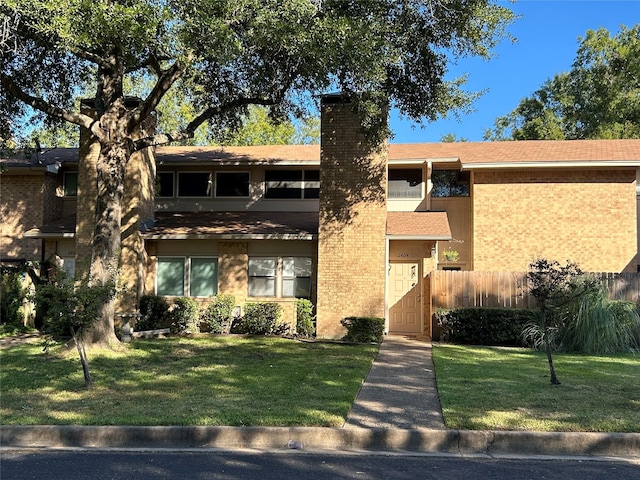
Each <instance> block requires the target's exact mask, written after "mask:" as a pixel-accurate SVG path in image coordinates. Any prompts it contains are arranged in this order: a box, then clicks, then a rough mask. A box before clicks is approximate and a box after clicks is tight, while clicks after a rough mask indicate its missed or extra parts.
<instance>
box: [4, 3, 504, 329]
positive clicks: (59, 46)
mask: <svg viewBox="0 0 640 480" xmlns="http://www.w3.org/2000/svg"><path fill="white" fill-rule="evenodd" d="M513 18H514V17H513V14H512V12H511V11H510V10H508V9H506V8H505V7H502V6H500V5H498V3H497V1H496V0H456V1H452V0H403V1H398V0H366V1H354V0H287V1H284V2H283V1H281V0H0V20H1V21H0V25H2V27H1V28H2V29H3V30H2V33H1V36H0V49H1V50H0V55H1V68H0V83H1V85H2V88H1V89H0V138H3V139H8V138H11V137H12V136H13V135H15V132H16V131H17V130H19V129H20V128H21V125H20V124H18V122H17V121H16V119H20V118H22V115H23V114H24V113H25V109H26V108H28V107H30V108H33V109H35V110H36V111H37V112H39V113H40V114H41V115H42V116H43V117H45V118H46V120H47V121H48V122H51V123H55V122H68V123H72V124H75V125H78V126H80V127H82V128H85V129H88V130H89V131H90V132H91V133H92V134H93V136H94V138H95V139H96V141H98V142H99V143H100V156H99V159H98V163H97V183H98V202H97V205H98V206H97V209H96V220H95V232H96V233H95V236H94V242H93V246H92V250H93V254H92V260H91V274H92V277H93V278H94V281H97V282H103V283H104V282H106V281H108V280H109V272H113V271H114V267H117V261H118V260H117V259H118V251H119V247H120V224H121V206H122V198H123V197H122V195H123V192H122V185H123V178H124V172H125V169H124V167H125V165H126V163H127V160H128V158H129V157H130V155H131V154H132V152H134V151H136V150H139V149H143V148H145V147H147V146H153V145H158V144H162V143H167V142H172V141H178V140H184V139H189V138H193V136H194V132H195V131H196V129H197V128H198V127H199V126H200V125H202V124H204V123H205V122H208V125H209V128H211V129H213V130H225V129H227V128H230V127H233V126H234V125H237V124H238V122H239V121H240V119H241V118H242V116H243V115H246V114H247V108H248V106H249V105H263V106H268V107H269V108H270V113H271V115H272V116H273V117H275V118H278V117H280V118H287V117H288V116H291V115H293V116H294V117H301V116H303V115H304V113H305V111H306V110H307V108H306V106H307V105H308V102H309V101H312V100H310V99H317V98H318V97H317V95H318V94H321V93H326V92H332V91H336V90H337V91H341V92H345V93H346V94H349V95H351V97H352V99H355V100H357V101H356V102H354V104H355V105H358V108H359V109H360V111H361V112H362V117H363V119H364V121H363V124H364V125H363V126H364V127H366V128H368V129H369V130H370V132H371V133H372V134H373V133H377V134H378V135H386V134H387V133H388V132H387V131H386V121H384V120H383V121H379V120H380V116H381V114H382V112H385V111H386V106H387V105H389V104H390V105H392V106H394V107H395V108H397V109H398V110H399V111H400V112H401V113H402V114H404V115H405V116H407V117H409V118H411V119H413V120H415V121H417V122H419V121H422V120H427V121H428V120H434V119H435V118H437V117H438V116H440V115H444V114H446V113H447V112H449V111H450V110H451V109H460V108H464V107H466V106H468V105H469V103H470V102H471V101H472V100H473V99H474V98H475V95H474V94H473V93H469V92H465V91H463V89H462V88H463V83H464V81H463V80H462V79H454V80H450V81H446V80H445V78H444V77H445V74H446V72H447V66H448V64H449V62H450V61H452V60H453V59H456V58H458V57H462V56H480V57H483V58H489V57H490V56H491V51H492V48H493V47H494V46H495V45H496V44H497V42H499V41H500V40H502V39H503V38H504V37H505V36H506V30H505V29H506V27H507V26H508V24H509V23H510V22H511V21H512V20H513ZM136 76H148V77H150V78H152V79H153V84H152V87H151V88H150V89H149V91H148V93H146V94H145V95H144V96H143V97H142V98H141V99H140V101H137V102H132V101H131V98H130V97H129V95H130V94H131V92H128V91H127V89H126V79H127V78H131V77H136ZM172 90H175V91H178V92H179V95H181V96H183V97H184V98H185V99H188V100H189V102H190V104H191V105H192V106H193V108H194V113H195V116H194V117H193V118H192V119H191V120H190V121H184V122H176V126H175V128H176V130H175V131H158V132H156V133H154V134H151V133H148V134H146V135H145V134H143V135H142V136H141V135H140V131H141V127H142V126H144V122H145V120H146V119H147V118H148V117H149V115H151V114H152V112H154V111H155V110H156V109H157V107H158V105H159V104H160V102H161V100H162V99H163V98H164V97H165V96H166V95H167V94H168V92H170V91H172ZM78 92H90V100H91V102H90V105H91V107H92V109H93V111H94V113H89V112H86V111H82V110H81V109H80V108H79V106H78V105H77V104H76V103H74V101H73V99H74V98H75V96H76V94H77V93H78ZM111 316H112V315H111ZM107 317H108V315H107V314H105V318H107ZM111 321H112V320H111Z"/></svg>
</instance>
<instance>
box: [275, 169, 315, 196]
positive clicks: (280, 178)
mask: <svg viewBox="0 0 640 480" xmlns="http://www.w3.org/2000/svg"><path fill="white" fill-rule="evenodd" d="M264 179H265V195H264V196H265V198H318V197H319V196H320V170H267V171H265V174H264Z"/></svg>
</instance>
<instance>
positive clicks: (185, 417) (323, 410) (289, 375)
mask: <svg viewBox="0 0 640 480" xmlns="http://www.w3.org/2000/svg"><path fill="white" fill-rule="evenodd" d="M377 351H378V347H377V346H372V345H360V346H354V345H343V344H337V343H320V342H318V343H302V342H297V341H292V340H286V339H280V338H266V337H265V338H255V337H254V338H249V337H197V338H170V339H161V340H136V341H135V342H133V343H131V344H128V346H127V348H126V352H119V353H118V352H112V351H103V352H92V353H90V354H89V361H90V367H91V374H92V377H93V380H94V386H93V387H92V388H91V389H87V388H85V387H84V381H83V377H82V369H81V367H80V363H79V359H78V357H77V354H75V351H74V352H68V353H66V354H64V355H62V354H54V355H49V356H46V355H45V354H43V353H42V348H41V347H40V346H39V345H37V344H32V345H28V344H26V345H20V346H15V347H10V348H6V349H3V350H2V351H0V362H1V369H0V393H1V397H0V423H1V424H5V425H8V424H23V425H36V424H69V425H267V426H288V425H314V426H340V425H342V423H343V422H344V420H345V418H346V416H347V414H348V412H349V409H350V408H351V404H352V402H353V400H354V398H355V396H356V394H357V393H358V390H359V389H360V386H361V384H362V381H363V379H364V378H365V376H366V374H367V372H368V371H369V368H370V367H371V364H372V362H373V359H374V358H375V355H376V353H377Z"/></svg>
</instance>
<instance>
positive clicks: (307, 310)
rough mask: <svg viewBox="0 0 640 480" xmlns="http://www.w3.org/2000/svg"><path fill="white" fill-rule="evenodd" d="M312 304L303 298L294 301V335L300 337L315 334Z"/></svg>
mask: <svg viewBox="0 0 640 480" xmlns="http://www.w3.org/2000/svg"><path fill="white" fill-rule="evenodd" d="M314 320H315V316H314V315H313V304H312V303H311V302H310V301H309V300H306V299H304V298H299V299H297V300H296V333H297V334H298V335H299V336H301V337H312V336H313V335H314V334H315V331H316V329H315V326H314Z"/></svg>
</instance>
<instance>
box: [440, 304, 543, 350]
mask: <svg viewBox="0 0 640 480" xmlns="http://www.w3.org/2000/svg"><path fill="white" fill-rule="evenodd" d="M535 315H536V313H535V312H534V311H532V310H526V309H519V308H478V307H463V308H454V309H452V310H444V309H438V310H437V311H436V313H435V316H436V321H437V322H438V325H439V326H440V328H441V329H442V332H441V336H440V339H441V340H442V341H443V342H451V343H462V344H467V345H501V346H522V345H523V343H524V342H523V337H522V331H523V330H524V328H525V326H526V325H527V324H528V323H530V322H533V320H534V319H535Z"/></svg>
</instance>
